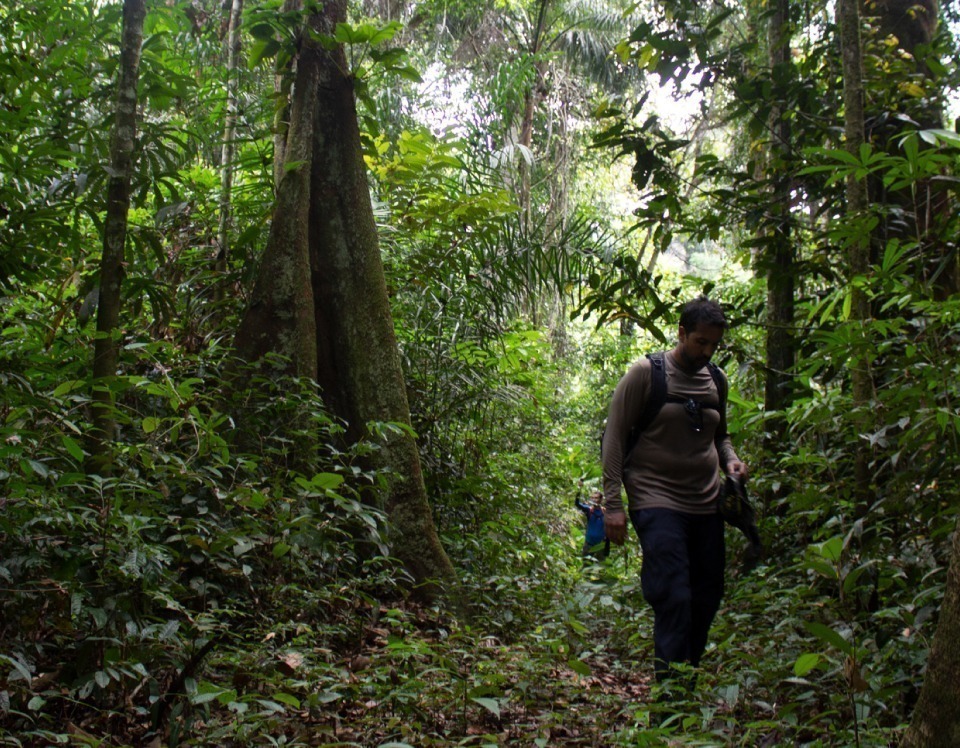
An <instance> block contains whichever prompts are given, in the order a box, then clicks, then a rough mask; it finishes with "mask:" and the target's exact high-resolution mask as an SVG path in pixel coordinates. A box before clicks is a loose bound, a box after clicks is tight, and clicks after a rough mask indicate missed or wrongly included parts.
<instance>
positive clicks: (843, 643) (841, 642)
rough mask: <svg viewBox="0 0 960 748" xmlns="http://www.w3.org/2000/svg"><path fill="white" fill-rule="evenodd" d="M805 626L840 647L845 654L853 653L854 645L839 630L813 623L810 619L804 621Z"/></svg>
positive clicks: (815, 634)
mask: <svg viewBox="0 0 960 748" xmlns="http://www.w3.org/2000/svg"><path fill="white" fill-rule="evenodd" d="M803 626H804V628H805V629H806V630H807V631H809V632H810V633H811V634H813V635H814V636H815V637H817V638H818V639H820V640H821V641H824V642H826V643H827V644H829V645H830V646H832V647H835V648H836V649H839V650H840V651H841V652H843V653H844V654H853V645H852V644H850V642H848V641H847V640H846V639H844V638H843V636H841V635H840V633H839V632H837V631H834V630H833V629H832V628H830V627H829V626H824V625H823V624H822V623H811V622H809V621H807V622H804V624H803Z"/></svg>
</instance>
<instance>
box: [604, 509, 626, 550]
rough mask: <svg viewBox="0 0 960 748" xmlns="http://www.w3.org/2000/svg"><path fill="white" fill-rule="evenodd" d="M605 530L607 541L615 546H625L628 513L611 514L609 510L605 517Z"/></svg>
mask: <svg viewBox="0 0 960 748" xmlns="http://www.w3.org/2000/svg"><path fill="white" fill-rule="evenodd" d="M603 529H604V530H606V533H607V540H609V541H610V542H611V543H613V544H614V545H623V542H624V541H625V540H626V539H627V515H626V512H623V511H619V512H611V511H610V510H607V511H606V512H604V515H603Z"/></svg>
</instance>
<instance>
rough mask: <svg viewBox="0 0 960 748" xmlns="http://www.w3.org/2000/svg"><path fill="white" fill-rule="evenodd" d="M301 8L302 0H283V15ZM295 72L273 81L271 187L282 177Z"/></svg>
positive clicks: (280, 73)
mask: <svg viewBox="0 0 960 748" xmlns="http://www.w3.org/2000/svg"><path fill="white" fill-rule="evenodd" d="M302 7H303V1H302V0H284V3H283V10H282V12H283V13H285V14H286V13H293V12H295V11H298V10H300V9H301V8H302ZM295 72H296V71H295V70H291V71H284V72H279V71H278V72H277V75H276V76H274V79H273V90H274V93H275V94H276V100H277V111H276V114H275V115H274V118H273V186H274V187H275V188H279V187H280V180H281V178H282V177H283V164H284V162H285V159H286V148H287V131H288V130H289V128H290V123H289V117H290V82H291V79H292V76H291V75H290V73H295Z"/></svg>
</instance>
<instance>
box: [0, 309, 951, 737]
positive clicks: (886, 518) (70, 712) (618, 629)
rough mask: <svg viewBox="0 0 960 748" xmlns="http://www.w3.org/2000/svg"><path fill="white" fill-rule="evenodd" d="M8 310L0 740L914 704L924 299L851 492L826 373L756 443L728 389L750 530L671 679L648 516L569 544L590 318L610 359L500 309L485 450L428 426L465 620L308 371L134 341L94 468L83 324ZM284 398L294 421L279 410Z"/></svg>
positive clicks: (693, 716) (595, 376)
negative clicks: (260, 369) (467, 608)
mask: <svg viewBox="0 0 960 748" xmlns="http://www.w3.org/2000/svg"><path fill="white" fill-rule="evenodd" d="M15 316H16V315H13V317H15ZM941 319H942V320H945V322H944V326H943V327H942V328H941V330H940V333H941V334H942V335H947V334H948V333H949V330H950V329H951V327H950V323H949V317H947V316H944V317H942V318H941ZM24 320H25V318H24ZM903 324H904V325H908V323H907V322H906V321H903ZM911 324H912V323H911ZM6 332H7V334H6V336H5V337H6V340H7V347H6V349H5V351H6V355H5V359H6V360H5V364H6V365H5V367H4V371H3V373H2V374H0V376H2V378H3V386H4V401H3V405H2V447H0V449H2V458H3V463H2V471H3V473H2V477H3V485H4V490H3V506H2V509H0V543H2V555H0V577H2V588H3V601H4V604H3V611H4V615H3V619H2V624H0V660H2V662H3V665H4V667H3V669H2V682H0V729H2V733H0V741H2V744H4V745H24V746H28V745H29V746H40V745H110V746H119V745H196V746H228V745H236V746H240V745H304V746H306V745H311V746H313V745H331V746H332V745H358V746H378V745H384V746H386V745H394V746H396V745H413V746H430V745H437V746H440V745H544V746H546V745H583V746H586V745H596V746H613V745H630V746H635V745H667V744H671V743H672V744H682V745H742V746H756V745H767V746H774V745H778V746H779V745H783V746H787V745H809V746H815V745H824V746H827V745H831V746H832V745H861V746H867V745H872V746H881V745H892V744H896V742H897V736H898V733H899V732H900V731H901V730H902V729H903V727H904V726H905V724H906V723H907V722H908V720H909V716H910V709H911V706H912V704H913V700H914V699H915V698H916V694H917V690H918V688H919V684H920V681H921V678H922V671H923V666H924V662H925V659H926V656H927V651H928V647H929V642H930V638H931V637H932V633H933V629H934V624H935V612H936V609H937V605H938V602H939V600H940V597H941V593H942V589H941V587H942V583H943V578H944V575H943V570H944V567H945V564H946V559H945V558H944V557H943V553H944V551H945V548H946V545H947V544H946V543H945V538H946V534H947V533H948V532H949V531H950V529H951V528H952V525H953V520H954V515H953V513H952V511H953V510H952V509H951V507H950V504H949V502H947V501H944V500H943V499H942V498H941V497H942V496H943V495H944V491H945V490H948V488H949V487H951V486H952V485H953V481H954V478H953V475H952V472H951V470H950V469H948V468H947V467H946V462H945V459H946V452H945V451H944V450H947V449H949V443H950V441H951V439H950V437H949V431H947V430H944V431H943V433H944V434H946V436H945V438H943V439H937V438H935V432H934V431H931V430H930V429H929V424H927V426H924V425H923V424H924V423H925V419H932V420H933V421H934V422H936V419H937V416H936V414H937V412H943V405H942V404H941V403H938V402H937V398H939V397H945V396H947V395H946V394H935V395H933V396H931V395H930V393H931V392H934V393H949V392H950V390H949V388H947V389H945V390H944V389H941V388H940V387H941V383H942V381H943V377H946V376H950V372H949V371H944V370H943V369H944V367H939V368H934V367H932V366H928V365H927V364H926V359H925V357H926V356H928V355H929V353H930V351H932V350H935V348H936V344H938V342H939V341H940V340H942V338H935V334H936V331H935V330H934V329H933V328H932V327H930V326H928V327H927V328H926V334H927V336H928V339H929V342H930V347H929V348H925V346H924V344H923V342H922V341H921V342H920V343H919V344H918V345H917V346H916V347H915V349H914V351H913V358H912V359H911V360H910V361H909V366H908V367H906V368H905V369H904V370H903V371H902V372H901V373H900V374H899V375H895V374H893V375H892V380H896V379H897V378H898V376H899V377H900V378H901V379H903V378H909V377H916V378H921V377H923V376H926V375H927V374H929V376H930V377H935V379H936V382H937V386H936V387H934V386H932V385H930V383H929V382H922V383H921V385H920V386H918V390H917V392H918V396H917V400H916V401H915V402H914V403H912V405H911V408H912V411H911V412H912V416H911V419H910V420H909V422H904V421H903V420H902V419H897V420H896V421H891V422H893V423H896V424H898V426H897V428H898V434H897V436H898V438H897V440H896V441H895V442H893V440H892V439H890V434H889V431H890V429H889V427H884V430H883V431H882V433H880V434H879V435H878V436H877V437H876V447H877V449H876V458H875V461H874V464H875V466H876V469H877V470H878V471H881V470H886V471H889V473H890V476H891V479H890V480H889V481H886V482H885V486H884V488H883V489H882V490H879V491H877V493H876V495H875V503H874V504H873V505H872V506H871V507H869V510H868V512H867V513H864V511H863V509H862V507H860V506H859V505H858V503H857V502H856V501H855V500H854V494H853V492H852V490H851V488H850V485H849V482H848V478H847V477H846V475H847V472H848V470H849V468H846V467H844V465H845V463H847V462H848V461H849V454H848V452H847V444H848V443H847V442H846V437H845V436H844V434H843V432H842V426H843V423H844V422H845V421H844V420H843V417H842V415H843V413H844V409H846V408H848V407H849V406H848V403H847V401H846V399H845V397H846V396H845V395H844V394H843V393H842V392H839V393H838V392H833V391H825V392H824V393H823V394H822V395H812V396H811V397H810V398H809V399H807V400H803V401H798V403H797V405H796V406H795V412H792V413H790V414H789V418H790V423H791V426H790V430H789V431H788V434H789V438H790V439H791V440H792V449H791V450H789V451H784V452H783V454H782V455H780V456H779V459H778V460H777V461H775V462H771V461H770V460H769V459H768V458H765V457H764V456H763V453H762V452H761V450H760V439H759V438H758V437H757V436H755V434H756V433H757V431H758V429H757V428H756V416H755V415H754V411H753V410H752V409H751V407H750V406H749V404H748V401H746V400H744V399H743V398H742V397H741V398H740V403H739V405H738V406H737V408H736V409H735V411H734V413H733V414H732V419H731V420H732V422H733V423H734V425H735V426H736V428H737V429H739V431H740V432H741V433H740V436H739V437H738V440H739V442H740V444H741V452H742V453H743V454H744V456H746V457H747V459H748V461H750V462H751V463H752V464H753V465H754V478H753V487H754V492H755V494H756V495H757V497H758V499H759V501H760V506H761V512H762V515H763V516H762V523H761V526H762V531H763V534H764V537H765V540H766V544H767V551H766V556H765V558H764V560H763V562H762V563H761V564H760V565H759V566H758V567H756V568H755V569H753V570H746V569H743V568H741V565H740V561H739V559H740V554H741V550H742V544H741V541H740V538H739V537H737V536H736V535H735V534H734V532H733V531H732V530H728V541H729V560H730V575H729V583H728V590H727V597H726V601H725V604H724V607H723V609H722V610H721V613H720V615H719V617H718V620H717V623H716V625H715V628H714V631H713V634H712V645H711V648H710V650H709V651H708V653H707V656H706V658H705V662H704V667H703V671H702V672H701V673H700V674H699V678H698V681H697V685H696V688H694V689H693V690H692V691H690V692H688V693H686V692H675V693H672V694H670V695H669V697H663V696H662V695H661V694H660V693H659V691H658V689H657V687H656V686H652V685H651V683H650V679H649V674H650V661H651V656H652V644H651V636H650V629H651V616H650V613H649V611H648V609H647V607H646V606H645V605H644V603H643V601H642V598H641V595H640V591H639V583H638V577H637V572H638V571H639V565H640V563H641V560H640V558H639V557H638V554H637V550H636V548H635V546H630V547H627V548H625V549H618V550H616V551H615V552H614V553H613V555H612V557H611V559H610V560H609V561H608V562H606V563H605V564H602V565H589V564H588V565H586V566H585V565H583V564H582V561H581V559H580V557H579V544H580V536H579V533H580V529H579V527H578V522H577V519H578V517H577V513H576V512H575V511H574V510H573V508H572V500H573V496H574V487H575V485H576V479H577V478H578V477H586V478H587V479H588V481H590V480H594V481H595V480H596V479H597V474H596V470H597V467H596V453H595V451H594V450H595V449H596V447H595V443H596V442H595V439H596V431H597V428H598V425H599V418H598V415H597V414H598V413H602V406H603V404H604V401H605V398H606V397H607V395H608V392H609V389H610V388H611V387H612V385H613V382H614V381H615V378H616V372H617V371H618V370H619V367H620V364H619V363H616V362H618V361H619V362H625V361H627V360H629V359H630V357H631V356H632V355H634V351H633V349H632V348H629V347H627V348H624V347H623V346H622V345H620V344H619V343H614V342H608V343H600V344H599V348H590V346H591V345H594V344H587V348H585V349H584V350H581V351H578V352H577V355H578V356H580V357H581V358H582V360H586V361H591V360H600V359H602V360H604V361H606V362H608V364H609V366H608V368H605V369H604V368H600V369H594V368H591V367H589V366H588V367H586V368H584V369H583V370H582V373H581V374H579V375H578V376H577V377H571V376H570V371H571V369H570V361H571V360H572V359H569V358H568V359H566V360H565V361H560V360H557V359H556V357H555V356H554V355H553V354H552V353H551V346H550V344H549V342H547V341H546V340H543V339H541V338H538V336H537V335H534V334H522V335H517V336H516V337H515V344H514V348H512V349H511V352H512V353H513V354H514V360H513V361H512V362H511V363H510V364H509V365H508V366H507V367H506V368H499V369H497V373H496V375H495V374H494V372H493V371H492V370H491V372H488V378H489V379H490V380H494V379H496V378H497V377H499V378H500V379H499V381H500V385H501V386H502V387H506V385H507V384H508V383H511V382H512V386H513V390H511V392H512V396H511V397H509V398H507V397H504V398H501V400H500V401H499V402H498V408H499V415H500V419H499V420H498V421H484V423H486V424H487V425H486V429H487V430H486V431H482V430H476V429H474V431H473V433H474V434H475V435H476V441H475V442H474V443H473V444H465V443H463V442H462V441H461V442H459V443H458V445H457V449H460V450H464V451H469V455H468V457H469V458H470V459H473V460H474V461H475V462H474V464H472V465H471V464H470V461H469V459H468V457H465V456H464V455H463V454H462V453H461V454H459V457H458V453H457V450H456V449H454V448H453V447H452V446H451V445H450V444H447V445H446V447H444V446H443V445H442V444H441V443H440V442H435V443H434V444H435V447H436V450H437V451H436V452H434V453H432V455H433V456H431V453H427V454H425V457H424V459H425V463H426V464H427V465H428V466H431V465H432V466H433V468H432V470H431V472H430V474H429V476H428V482H430V483H431V485H433V486H434V488H433V490H434V492H435V493H434V495H435V496H437V497H438V498H437V500H436V504H435V511H436V515H437V523H438V527H439V528H440V531H441V534H442V536H443V540H444V544H445V547H446V548H447V550H448V553H449V554H450V556H451V558H452V559H453V560H454V563H455V565H456V566H457V568H458V570H459V572H460V574H461V577H462V579H463V582H464V590H465V593H466V594H467V595H468V596H469V598H470V602H471V605H472V610H473V616H472V618H470V619H469V620H464V619H457V618H455V617H454V616H452V615H451V614H450V613H449V611H448V610H447V609H445V608H444V607H443V606H442V605H436V606H433V607H430V606H424V605H422V604H418V603H416V602H414V601H413V599H411V598H410V597H409V596H408V593H407V589H408V585H407V584H406V580H405V579H404V576H403V573H402V570H400V569H399V568H398V567H397V565H396V564H395V563H394V562H393V561H392V560H391V559H390V557H389V546H388V543H387V540H388V539H387V538H386V537H385V536H384V535H382V534H381V533H383V532H384V531H385V530H386V528H385V527H384V526H383V521H382V520H383V518H382V517H381V516H380V515H379V514H378V513H377V512H376V511H375V510H373V509H371V508H370V506H369V505H368V504H366V503H364V501H363V500H362V499H363V496H364V493H365V492H367V491H369V490H371V488H372V487H375V486H376V485H377V479H378V476H376V475H371V474H368V473H366V472H364V471H363V470H362V469H361V468H360V467H358V466H359V465H360V464H362V461H361V460H360V459H359V458H360V457H361V456H362V454H363V452H364V450H369V449H376V444H375V443H371V444H360V445H352V446H350V445H342V444H340V445H339V446H333V445H338V444H339V438H340V434H341V429H340V428H339V425H338V424H336V423H334V422H333V421H331V419H329V418H328V416H327V415H326V414H325V412H324V410H323V408H322V406H321V405H320V402H319V399H318V398H317V395H316V392H314V391H313V389H312V388H311V386H310V385H309V383H303V382H296V381H284V382H277V381H269V380H266V379H264V380H263V381H261V382H260V383H259V386H258V395H259V396H258V397H257V398H256V399H249V400H246V401H244V400H243V399H242V398H241V399H240V400H238V401H237V402H225V401H223V400H222V399H221V398H222V388H221V387H220V381H221V380H220V366H221V363H220V362H218V360H217V357H216V355H214V354H215V352H213V351H211V352H209V353H208V354H207V355H206V356H205V357H204V358H197V357H193V356H190V357H187V356H183V355H182V354H177V353H175V352H174V349H172V348H170V347H168V346H167V345H166V344H159V343H144V344H138V343H136V342H134V343H131V344H129V345H128V346H127V348H126V352H125V356H126V359H125V364H124V365H125V370H126V373H125V375H124V376H123V377H121V378H119V379H118V382H117V385H116V386H117V391H116V394H117V403H118V405H117V416H118V421H119V423H120V425H121V440H120V448H119V450H118V452H117V454H116V457H115V466H114V471H113V473H112V475H111V477H109V478H98V477H96V476H90V475H87V474H86V473H85V472H84V470H83V465H84V460H85V457H86V449H87V442H86V439H85V434H86V431H87V429H88V416H87V414H88V411H87V409H88V404H89V400H88V393H87V392H86V391H85V386H84V384H83V376H84V371H83V370H84V367H85V362H84V361H83V359H82V357H78V356H77V355H76V354H75V352H76V351H77V350H82V349H81V348H78V347H70V346H65V345H63V346H60V345H59V344H57V345H54V346H52V347H51V346H47V345H46V344H45V343H41V342H38V341H37V339H34V338H33V337H32V335H31V332H32V328H31V327H30V325H29V324H27V323H26V321H24V322H23V324H21V325H19V326H18V325H13V324H11V325H8V327H7V331H6ZM14 333H17V335H16V337H15V335H14ZM12 340H15V341H16V342H10V341H12ZM731 342H732V344H733V346H734V347H735V348H736V350H738V351H739V352H741V353H744V352H746V351H748V350H749V340H748V339H747V338H745V337H743V336H739V337H735V338H734V339H733V340H732V341H731ZM28 353H29V355H27V354H28ZM18 354H19V355H18ZM815 365H816V362H811V366H815ZM740 376H741V379H742V385H743V387H744V389H745V390H746V391H747V392H748V391H749V372H748V371H747V370H744V371H742V372H741V375H740ZM888 391H889V392H890V393H891V396H894V397H896V398H898V399H900V400H902V399H903V398H904V391H903V387H902V386H900V387H898V388H896V389H894V388H890V389H889V390H888ZM265 393H267V395H268V396H266V397H264V396H263V395H264V394H265ZM882 394H883V393H882V392H881V395H882ZM921 405H922V406H923V407H921ZM888 407H890V408H891V409H892V408H893V405H888ZM477 412H478V413H479V412H481V409H478V411H477ZM228 414H231V415H228ZM237 419H239V420H242V422H243V426H244V433H243V434H237V433H234V431H235V429H234V426H235V425H236V423H237V422H238V421H237ZM291 422H295V423H297V424H298V425H299V426H300V427H301V428H302V430H303V431H302V433H300V434H294V435H293V436H291V434H290V433H289V431H281V430H279V429H278V428H277V426H278V424H281V423H285V424H289V423H291ZM946 425H947V426H948V427H952V421H949V419H948V421H947V422H946ZM241 437H242V438H241ZM885 439H890V441H889V443H892V444H895V446H896V447H897V448H898V450H899V451H895V450H893V449H891V448H888V447H887V444H888V442H887V441H884V440H885ZM305 443H309V444H314V445H316V448H315V449H311V450H308V452H309V454H310V455H312V456H311V458H310V460H309V461H308V463H307V464H304V463H303V462H302V461H301V462H300V463H299V464H297V465H294V464H293V463H292V461H291V460H292V456H293V455H299V456H302V455H303V453H304V450H303V444H305ZM438 455H447V457H446V459H445V461H444V460H441V459H440V457H438ZM891 463H892V464H891ZM443 465H446V467H447V469H448V470H452V469H453V468H456V467H457V466H460V468H459V469H461V471H462V472H461V473H460V474H459V475H455V474H451V473H449V472H448V474H447V475H446V476H445V477H444V476H443V475H442V474H441V469H442V466H443ZM437 466H440V468H441V469H438V467H437ZM934 466H935V467H934ZM439 485H443V486H444V491H445V492H443V493H440V492H439V490H438V488H437V486H439ZM671 706H672V708H671Z"/></svg>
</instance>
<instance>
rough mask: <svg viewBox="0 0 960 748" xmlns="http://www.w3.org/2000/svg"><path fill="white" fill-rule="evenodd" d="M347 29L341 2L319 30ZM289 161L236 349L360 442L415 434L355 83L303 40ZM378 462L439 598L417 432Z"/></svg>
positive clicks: (438, 550)
mask: <svg viewBox="0 0 960 748" xmlns="http://www.w3.org/2000/svg"><path fill="white" fill-rule="evenodd" d="M345 20H346V2H345V0H332V1H331V2H327V3H325V4H324V5H323V9H322V11H321V12H319V13H315V14H313V15H312V16H311V19H310V24H311V26H312V27H313V28H314V30H316V31H319V32H320V33H321V34H326V35H332V34H333V31H334V28H335V26H336V24H337V23H341V22H344V21H345ZM308 92H309V96H308ZM308 98H312V102H311V103H309V105H308V102H307V99H308ZM308 119H309V123H308V121H307V120H308ZM285 154H286V167H285V168H286V174H285V175H284V176H283V178H282V179H281V181H280V186H279V189H278V196H277V207H276V209H275V211H274V217H273V225H272V228H271V233H270V239H269V241H268V244H267V247H266V250H265V254H264V259H263V265H262V267H261V270H260V273H259V276H258V280H257V283H256V287H255V290H254V294H253V298H252V300H251V305H250V308H249V309H248V311H247V313H246V315H245V317H244V319H243V322H242V324H241V326H240V330H239V332H238V334H237V340H236V349H237V352H238V354H239V355H240V358H241V359H243V360H245V361H248V362H255V361H259V360H261V359H262V358H263V357H264V356H265V355H267V354H268V353H281V354H283V355H284V356H285V357H287V358H288V360H290V362H291V371H290V373H294V374H297V375H300V376H310V377H313V378H315V379H316V380H317V381H318V383H319V384H320V387H321V391H322V393H323V398H324V401H325V404H326V405H327V407H328V409H329V410H330V412H331V413H333V414H334V415H335V416H338V417H340V418H342V419H343V420H344V421H346V422H347V424H348V433H347V438H348V439H349V440H351V441H355V440H359V439H363V438H366V437H367V436H369V433H368V424H370V423H385V422H391V423H398V424H401V425H402V426H404V427H409V424H410V409H409V404H408V402H407V396H406V388H405V383H404V379H403V373H402V370H401V367H400V356H399V349H398V347H397V340H396V336H395V333H394V328H393V317H392V314H391V311H390V304H389V298H388V294H387V287H386V280H385V278H384V273H383V264H382V260H381V257H380V245H379V239H378V236H377V230H376V223H375V221H374V216H373V207H372V204H371V202H370V192H369V186H368V183H367V174H366V166H365V163H364V160H363V151H362V148H361V142H360V128H359V123H358V120H357V112H356V98H355V93H354V89H353V79H352V76H351V71H350V70H349V66H348V64H347V60H346V56H345V54H344V51H343V49H342V47H340V46H336V47H335V48H333V49H332V50H321V49H319V48H316V47H314V46H313V45H312V43H309V42H308V41H305V42H304V44H303V47H302V50H301V54H300V58H299V60H298V62H297V77H296V82H295V84H294V96H293V104H292V113H291V123H290V130H289V133H288V137H287V142H286V146H285ZM308 316H309V319H307V317H308ZM371 461H372V464H371V465H370V467H372V468H374V469H383V470H385V471H386V474H387V475H388V476H389V479H388V482H387V485H386V488H385V490H384V491H383V493H382V494H379V495H378V497H377V500H376V501H377V504H378V505H380V506H381V508H383V509H384V510H385V511H386V514H387V519H388V527H387V536H388V540H389V541H390V544H391V548H392V552H393V553H394V555H395V556H397V557H398V558H399V559H400V560H401V561H402V562H403V563H404V565H405V566H406V568H407V569H408V570H409V571H410V573H411V575H412V577H413V579H414V581H415V584H416V587H417V590H418V591H419V592H420V593H421V594H422V595H423V596H424V597H432V596H435V595H437V594H439V593H440V592H441V590H442V589H443V588H444V587H448V588H449V587H451V586H452V585H454V584H455V582H456V579H455V574H454V570H453V567H452V565H451V564H450V561H449V559H448V558H447V555H446V553H445V552H444V550H443V548H442V546H441V544H440V541H439V538H438V537H437V533H436V528H435V525H434V522H433V516H432V514H431V511H430V506H429V503H428V501H427V496H426V489H425V487H424V483H423V476H422V474H421V468H420V458H419V452H418V450H417V445H416V442H415V440H414V438H413V436H412V433H411V432H410V431H406V430H402V431H401V433H395V434H392V435H390V436H388V437H387V438H386V440H385V443H384V444H383V445H382V448H381V449H379V450H377V451H375V452H374V453H373V455H372V457H371ZM371 490H373V489H371Z"/></svg>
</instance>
